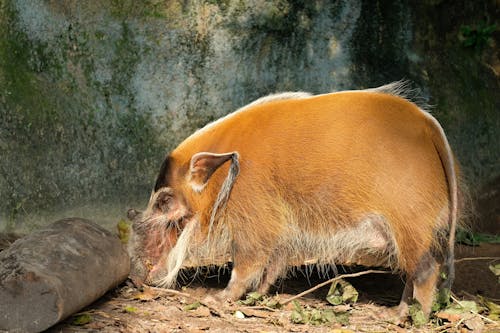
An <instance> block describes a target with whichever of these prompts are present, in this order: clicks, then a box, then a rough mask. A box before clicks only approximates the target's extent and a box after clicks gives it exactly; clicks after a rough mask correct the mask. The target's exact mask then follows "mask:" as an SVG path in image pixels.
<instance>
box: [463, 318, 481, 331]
mask: <svg viewBox="0 0 500 333" xmlns="http://www.w3.org/2000/svg"><path fill="white" fill-rule="evenodd" d="M464 325H465V326H466V327H467V328H468V329H470V330H471V331H473V332H475V333H476V332H477V333H480V332H481V331H482V330H483V328H484V322H483V320H482V319H481V318H480V317H479V316H471V317H470V318H469V319H466V320H464Z"/></svg>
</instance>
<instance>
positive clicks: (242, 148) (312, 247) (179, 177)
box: [157, 91, 457, 313]
mask: <svg viewBox="0 0 500 333" xmlns="http://www.w3.org/2000/svg"><path fill="white" fill-rule="evenodd" d="M200 152H209V153H214V154H226V153H229V152H237V154H238V155H237V157H238V161H239V174H238V175H237V177H236V181H235V183H234V187H233V188H232V191H231V192H230V198H229V200H228V202H227V206H226V207H225V208H224V209H223V212H222V214H221V215H220V218H216V219H215V220H214V221H213V223H214V227H215V228H216V229H217V228H227V230H228V233H229V238H228V239H222V238H221V239H218V238H217V235H218V234H217V233H216V232H214V233H213V235H214V239H213V241H214V242H223V243H224V244H223V245H225V246H226V247H227V248H229V249H230V250H231V255H232V259H233V263H234V268H233V277H232V279H231V282H230V284H229V285H228V287H227V288H226V292H225V296H227V297H229V298H239V297H241V296H242V294H243V293H244V292H245V291H246V290H247V289H248V288H251V287H253V288H258V289H259V290H261V291H263V292H266V291H267V289H268V288H269V286H270V285H271V284H272V283H274V281H275V280H276V278H277V277H279V276H281V275H283V273H284V272H285V271H286V267H287V265H292V264H294V263H295V264H296V263H297V261H300V260H307V259H310V258H309V257H311V256H315V255H317V259H318V261H319V263H320V264H343V263H359V264H365V265H372V264H373V265H376V264H383V265H387V266H390V267H392V268H393V269H395V270H399V271H401V272H402V273H404V274H405V275H406V276H407V280H408V284H409V287H408V288H407V292H406V295H404V297H403V300H402V310H404V303H405V301H406V299H407V298H411V295H409V294H411V293H413V296H415V297H416V298H417V299H418V300H419V301H420V302H421V303H422V305H423V307H424V311H426V312H427V313H428V312H429V311H430V302H431V301H432V294H433V292H434V289H435V286H436V281H437V276H438V273H439V267H438V266H439V263H440V262H442V260H441V259H439V257H440V256H439V255H436V254H438V253H439V252H440V251H442V252H444V253H446V252H447V251H448V249H447V248H444V249H443V245H442V243H441V242H440V239H439V237H437V235H438V234H440V233H446V231H447V230H448V229H450V230H451V232H452V233H453V232H454V224H455V221H456V215H457V211H456V210H457V207H456V196H457V193H456V192H457V189H456V175H455V173H456V172H457V170H455V166H454V162H453V159H452V158H450V157H451V151H450V149H449V147H448V143H447V141H446V138H445V137H444V135H443V133H442V129H441V128H440V126H439V124H437V122H436V121H435V120H434V119H433V118H432V117H431V116H429V115H428V114H426V113H425V112H424V111H422V110H421V109H419V108H418V107H417V106H416V105H415V104H413V103H411V102H409V101H407V100H405V99H404V98H401V97H397V96H393V95H390V94H384V93H380V92H377V91H350V92H340V93H333V94H326V95H319V96H312V97H307V98H299V99H284V100H275V101H267V102H265V103H263V104H257V105H253V106H251V107H249V108H246V109H244V110H242V111H240V112H236V113H234V114H233V115H231V116H229V117H226V118H224V119H222V120H220V121H218V122H216V123H214V124H211V125H208V126H207V127H206V128H204V129H202V130H201V131H198V132H196V133H195V134H193V135H192V136H191V137H189V138H188V139H186V140H185V141H184V142H183V143H181V144H180V145H179V146H178V147H177V148H176V149H175V150H174V151H172V153H171V154H170V155H169V157H168V161H169V165H168V170H167V171H165V173H164V174H161V175H160V178H159V179H158V181H157V186H159V187H160V188H161V187H168V188H171V189H173V191H174V192H175V194H174V195H173V198H174V199H175V200H178V202H180V203H182V205H185V207H186V209H187V211H189V212H190V214H191V216H192V221H193V223H197V224H199V230H198V232H197V235H198V236H196V237H197V238H196V239H198V240H199V239H200V238H201V239H203V238H204V237H205V239H206V235H207V233H208V231H209V225H210V223H211V216H212V215H211V213H212V210H213V206H214V202H215V201H216V198H217V196H218V194H219V192H220V189H221V184H222V183H223V182H224V180H225V178H226V177H227V175H228V172H230V171H229V167H230V165H231V163H230V162H226V160H228V159H229V157H227V158H225V159H224V160H223V161H222V160H221V158H220V157H217V159H218V160H221V161H220V162H217V163H215V164H217V165H216V166H215V169H213V170H212V169H210V170H211V171H214V173H213V174H210V175H208V177H205V178H203V177H202V176H203V175H204V174H203V172H205V171H206V170H205V169H197V170H196V174H195V173H194V171H193V169H192V168H193V165H194V166H197V165H198V164H200V165H204V164H202V163H198V162H196V163H195V164H192V157H193V156H194V155H196V154H198V153H200ZM223 156H225V155H223ZM228 156H229V155H228ZM231 156H235V155H231ZM212 161H215V160H212ZM219 166H220V167H219ZM190 167H191V169H190ZM199 170H201V171H200V172H202V174H201V175H202V176H200V174H199ZM204 179H208V181H207V182H206V184H205V183H204ZM158 184H160V185H158ZM450 225H451V227H450ZM360 231H368V232H367V234H366V235H363V236H362V237H364V238H363V239H362V240H363V243H362V244H357V243H356V244H355V241H356V239H355V238H356V237H355V236H356V234H357V233H359V232H360ZM193 232H194V231H193ZM361 234H363V232H361ZM200 235H205V236H200ZM199 241H200V242H202V240H199ZM452 242H453V239H452V240H451V243H452ZM226 243H227V244H226ZM199 244H201V243H199ZM223 247H224V246H223ZM334 254H336V255H334ZM450 255H452V253H451V254H450ZM332 256H333V257H332ZM436 260H437V261H436ZM411 285H413V288H414V289H413V288H411ZM412 290H413V292H412Z"/></svg>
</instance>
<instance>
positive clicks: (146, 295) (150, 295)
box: [132, 288, 160, 302]
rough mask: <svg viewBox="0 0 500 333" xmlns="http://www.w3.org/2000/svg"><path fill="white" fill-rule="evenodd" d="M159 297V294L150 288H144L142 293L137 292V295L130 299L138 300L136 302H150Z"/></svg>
mask: <svg viewBox="0 0 500 333" xmlns="http://www.w3.org/2000/svg"><path fill="white" fill-rule="evenodd" d="M158 297H160V295H159V293H158V292H157V291H155V290H153V289H151V288H144V291H143V292H139V293H137V294H134V295H133V296H132V299H135V300H138V301H143V302H147V301H152V300H154V299H157V298H158Z"/></svg>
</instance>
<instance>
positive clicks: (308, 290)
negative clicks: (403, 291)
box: [281, 270, 391, 305]
mask: <svg viewBox="0 0 500 333" xmlns="http://www.w3.org/2000/svg"><path fill="white" fill-rule="evenodd" d="M390 273H391V272H390V271H378V270H367V271H362V272H358V273H350V274H341V275H337V276H336V277H334V278H332V279H330V280H328V281H325V282H322V283H320V284H317V285H315V286H314V287H312V288H310V289H307V290H306V291H303V292H301V293H300V294H297V295H295V296H293V297H290V298H289V299H286V300H284V301H283V302H282V303H281V304H283V305H285V304H287V303H290V302H291V301H293V300H295V299H297V298H300V297H302V296H304V295H307V294H309V293H312V292H313V291H315V290H316V289H319V288H321V287H323V286H326V285H328V284H330V283H332V282H334V281H337V280H340V279H343V278H349V277H357V276H361V275H366V274H390Z"/></svg>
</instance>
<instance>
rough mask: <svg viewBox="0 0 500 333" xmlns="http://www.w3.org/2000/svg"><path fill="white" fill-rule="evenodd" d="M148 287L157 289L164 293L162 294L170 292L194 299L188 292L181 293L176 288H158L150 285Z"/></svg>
mask: <svg viewBox="0 0 500 333" xmlns="http://www.w3.org/2000/svg"><path fill="white" fill-rule="evenodd" d="M148 289H152V290H155V291H158V292H160V293H164V294H171V295H176V296H183V297H187V298H191V299H194V297H193V296H191V295H190V294H188V293H183V292H182V291H178V290H174V289H167V288H158V287H152V286H148Z"/></svg>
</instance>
